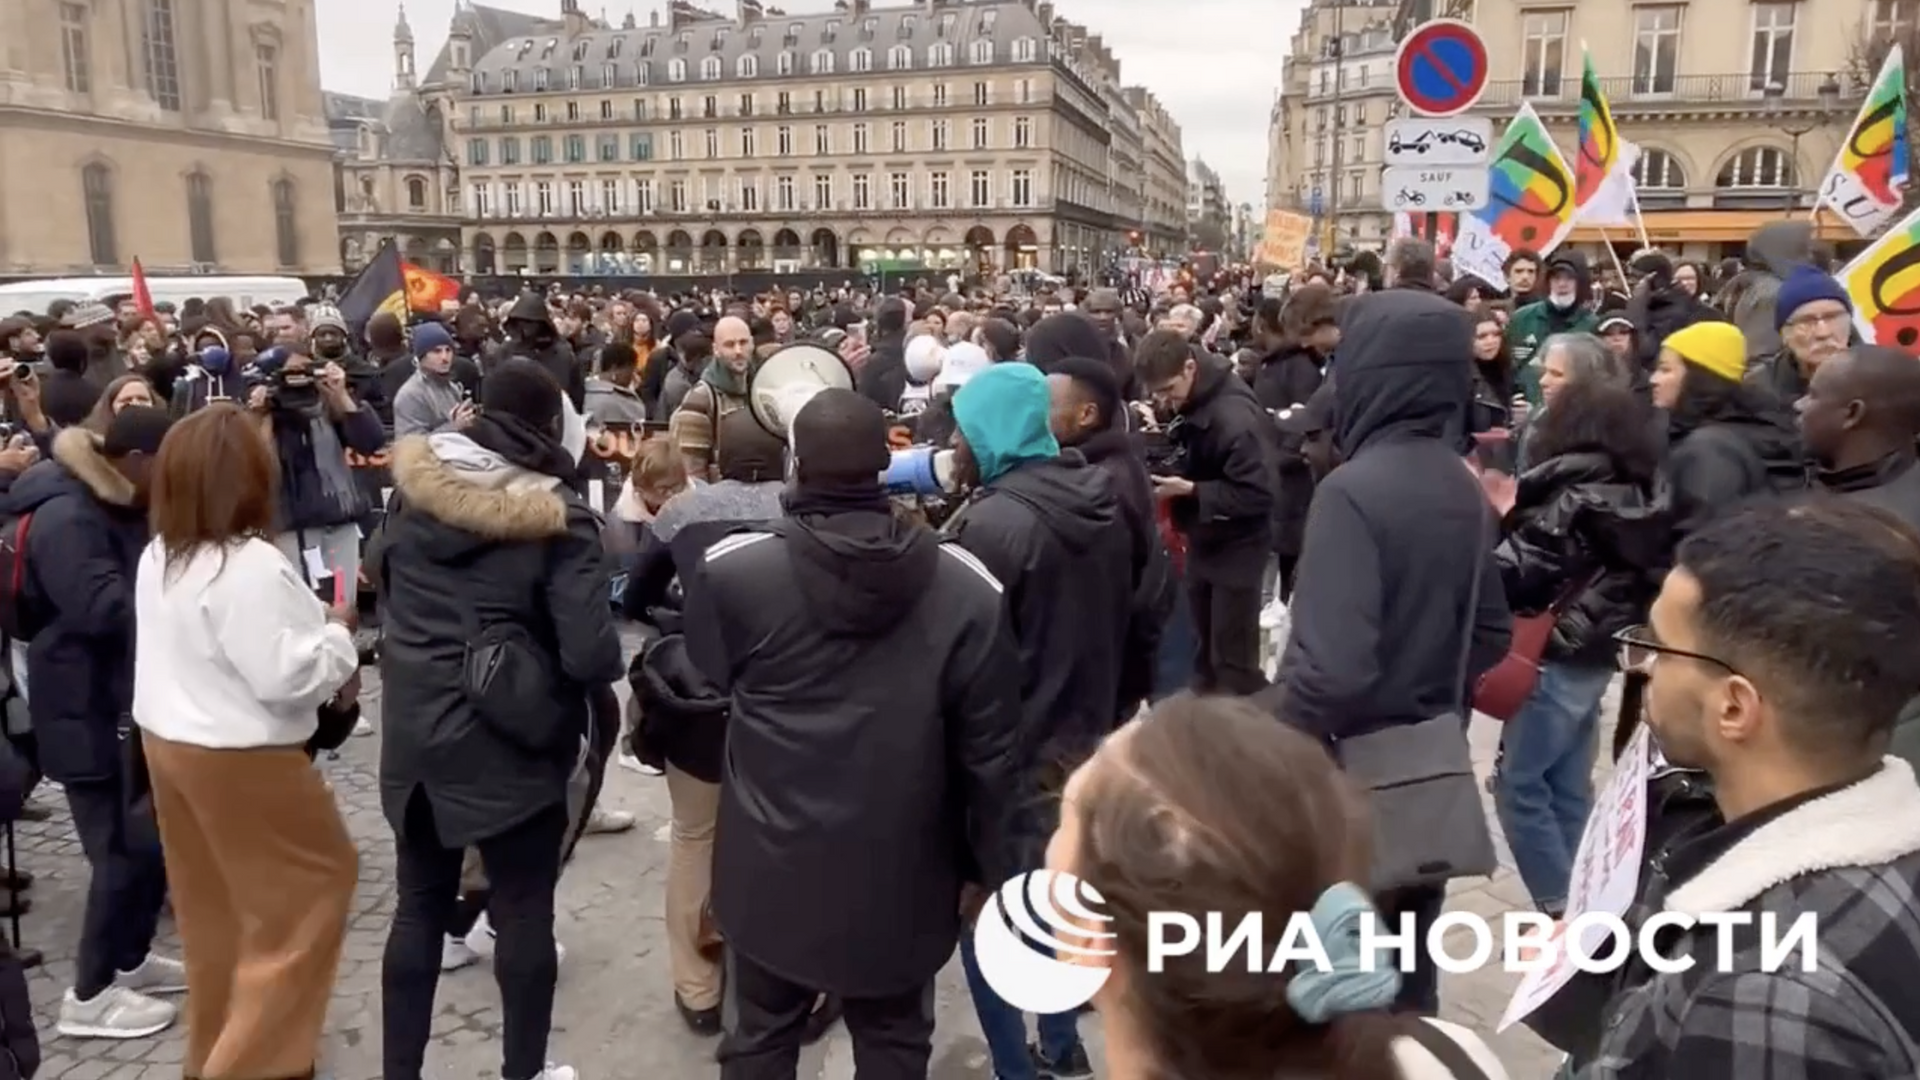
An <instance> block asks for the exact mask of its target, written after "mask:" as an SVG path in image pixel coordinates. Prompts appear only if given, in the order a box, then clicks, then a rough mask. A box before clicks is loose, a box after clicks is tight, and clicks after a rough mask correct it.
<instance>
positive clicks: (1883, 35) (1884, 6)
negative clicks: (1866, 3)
mask: <svg viewBox="0 0 1920 1080" xmlns="http://www.w3.org/2000/svg"><path fill="white" fill-rule="evenodd" d="M1916 28H1920V4H1916V3H1915V2H1914V0H1874V3H1873V36H1874V37H1875V38H1876V39H1878V40H1880V41H1903V40H1905V39H1906V36H1907V35H1908V34H1911V33H1913V32H1914V30H1915V29H1916Z"/></svg>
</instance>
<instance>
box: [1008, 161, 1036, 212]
mask: <svg viewBox="0 0 1920 1080" xmlns="http://www.w3.org/2000/svg"><path fill="white" fill-rule="evenodd" d="M1011 194H1012V197H1013V205H1015V206H1017V207H1020V208H1022V209H1025V208H1027V207H1030V206H1032V205H1033V170H1032V169H1015V170H1013V191H1012V192H1011Z"/></svg>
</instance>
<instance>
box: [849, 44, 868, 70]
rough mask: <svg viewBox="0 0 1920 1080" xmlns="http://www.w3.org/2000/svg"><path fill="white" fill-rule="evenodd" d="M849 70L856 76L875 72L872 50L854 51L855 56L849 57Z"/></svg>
mask: <svg viewBox="0 0 1920 1080" xmlns="http://www.w3.org/2000/svg"><path fill="white" fill-rule="evenodd" d="M847 70H848V71H851V72H853V73H854V74H856V75H864V74H865V73H867V72H869V71H872V70H873V50H871V49H855V50H853V54H852V55H851V56H849V57H847Z"/></svg>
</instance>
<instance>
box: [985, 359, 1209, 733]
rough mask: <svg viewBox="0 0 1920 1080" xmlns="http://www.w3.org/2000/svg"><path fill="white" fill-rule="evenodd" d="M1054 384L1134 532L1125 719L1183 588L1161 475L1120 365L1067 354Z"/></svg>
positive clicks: (1123, 677) (1056, 424)
mask: <svg viewBox="0 0 1920 1080" xmlns="http://www.w3.org/2000/svg"><path fill="white" fill-rule="evenodd" d="M956 348H958V346H956ZM1047 388H1048V389H1049V390H1050V391H1051V392H1052V396H1053V413H1052V416H1051V417H1050V419H1049V423H1050V426H1051V427H1052V428H1053V437H1054V438H1055V439H1057V440H1059V442H1060V446H1061V447H1062V448H1063V449H1069V450H1077V451H1079V453H1080V455H1081V456H1082V457H1084V458H1086V459H1087V463H1088V464H1089V465H1092V466H1094V467H1095V468H1098V469H1101V470H1104V471H1105V472H1106V474H1107V479H1108V480H1109V481H1110V482H1111V483H1112V485H1113V492H1114V495H1115V496H1116V497H1118V499H1119V500H1120V515H1121V517H1122V518H1123V519H1125V521H1126V526H1127V532H1128V533H1129V534H1131V535H1132V537H1133V575H1134V578H1133V605H1132V610H1131V613H1130V615H1129V617H1128V620H1127V645H1126V650H1125V652H1124V653H1123V655H1122V659H1121V671H1120V697H1119V700H1118V701H1117V702H1116V703H1115V708H1114V715H1115V718H1116V719H1117V720H1119V721H1121V722H1124V721H1126V720H1129V719H1132V717H1133V715H1134V714H1135V713H1136V712H1138V711H1139V708H1140V705H1141V703H1142V702H1144V701H1145V700H1146V699H1147V698H1149V697H1151V696H1152V694H1153V677H1154V665H1155V662H1156V658H1157V656H1158V653H1159V649H1160V641H1161V636H1162V631H1163V630H1164V629H1165V627H1166V624H1167V618H1168V616H1170V615H1171V614H1172V613H1173V605H1174V602H1175V601H1176V600H1177V599H1178V595H1179V586H1178V582H1177V580H1176V573H1175V570H1174V567H1173V558H1172V556H1171V555H1170V554H1169V553H1168V551H1167V547H1166V545H1165V544H1164V543H1162V542H1161V540H1160V529H1159V523H1158V522H1157V521H1156V519H1155V516H1154V501H1153V483H1152V481H1151V480H1149V479H1148V477H1147V466H1146V462H1145V461H1144V460H1143V459H1142V458H1141V455H1140V452H1139V450H1138V449H1136V448H1135V446H1134V442H1133V436H1132V434H1131V433H1130V432H1129V431H1128V430H1127V421H1126V409H1127V404H1126V399H1125V398H1123V397H1121V396H1120V382H1119V380H1118V379H1116V378H1115V377H1114V375H1113V368H1112V366H1111V365H1110V364H1108V363H1106V362H1104V361H1101V360H1097V359H1094V358H1092V357H1085V356H1070V357H1067V358H1066V359H1065V360H1062V361H1060V362H1059V363H1058V364H1056V365H1054V369H1053V374H1051V375H1049V376H1047Z"/></svg>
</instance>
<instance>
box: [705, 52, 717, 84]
mask: <svg viewBox="0 0 1920 1080" xmlns="http://www.w3.org/2000/svg"><path fill="white" fill-rule="evenodd" d="M700 77H701V78H702V79H705V80H706V81H708V82H713V81H714V80H716V79H718V78H719V77H720V58H719V57H717V56H709V57H707V58H706V59H704V60H701V61H700Z"/></svg>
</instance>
